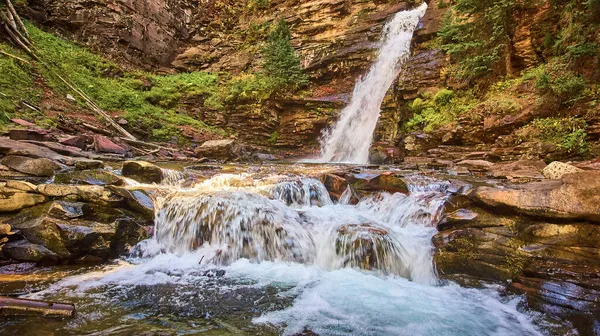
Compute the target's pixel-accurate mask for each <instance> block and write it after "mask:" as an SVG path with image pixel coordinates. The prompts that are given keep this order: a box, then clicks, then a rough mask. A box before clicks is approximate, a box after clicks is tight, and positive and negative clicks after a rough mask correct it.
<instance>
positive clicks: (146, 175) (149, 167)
mask: <svg viewBox="0 0 600 336" xmlns="http://www.w3.org/2000/svg"><path fill="white" fill-rule="evenodd" d="M121 172H122V174H123V176H125V177H129V178H131V179H134V180H136V181H138V182H142V183H160V182H161V181H162V179H163V171H162V169H161V168H160V167H159V166H157V165H155V164H152V163H149V162H145V161H127V162H125V163H124V164H123V168H122V169H121Z"/></svg>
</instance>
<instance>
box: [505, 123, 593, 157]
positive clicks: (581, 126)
mask: <svg viewBox="0 0 600 336" xmlns="http://www.w3.org/2000/svg"><path fill="white" fill-rule="evenodd" d="M586 127H587V124H586V122H585V120H583V119H581V118H543V119H536V120H534V121H532V122H531V123H530V124H528V125H526V126H524V127H523V128H522V129H521V130H519V131H517V132H518V133H520V134H522V137H523V139H524V140H528V141H541V142H547V143H552V144H556V145H558V146H559V147H560V148H563V149H564V150H566V151H567V152H568V153H571V154H586V153H587V152H588V150H589V144H588V143H587V141H586V138H587V133H586V131H585V129H586Z"/></svg>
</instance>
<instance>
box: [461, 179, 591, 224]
mask: <svg viewBox="0 0 600 336" xmlns="http://www.w3.org/2000/svg"><path fill="white" fill-rule="evenodd" d="M470 196H471V197H473V198H474V200H475V201H477V202H479V203H481V204H484V205H485V206H488V207H491V208H493V210H494V211H499V212H501V211H503V210H505V209H508V210H512V211H515V212H518V213H521V214H524V215H530V216H537V217H544V218H554V219H583V220H591V221H596V222H600V171H584V172H579V173H572V174H567V175H564V176H563V177H562V178H561V179H560V180H552V181H545V182H538V183H528V184H524V185H521V186H519V187H518V188H511V189H508V188H507V189H499V188H490V187H479V188H477V189H475V190H474V192H473V193H471V194H470Z"/></svg>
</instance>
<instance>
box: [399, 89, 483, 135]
mask: <svg viewBox="0 0 600 336" xmlns="http://www.w3.org/2000/svg"><path fill="white" fill-rule="evenodd" d="M475 103H476V100H475V99H474V97H473V96H472V95H471V93H470V92H463V93H462V94H461V95H457V94H455V92H454V91H451V90H447V89H442V90H440V91H438V92H437V93H436V94H434V95H426V96H425V97H424V98H417V99H415V100H414V101H413V102H412V104H410V105H409V106H408V108H409V110H410V111H411V112H412V113H413V117H412V118H411V119H410V120H409V121H408V122H407V123H406V124H405V127H406V129H407V130H408V131H417V130H423V131H425V132H432V131H434V130H435V129H437V128H439V127H440V126H444V125H447V124H449V123H451V122H453V121H455V120H456V118H457V117H459V116H465V115H467V114H468V112H469V111H470V110H472V109H473V108H474V107H475V105H476V104H475Z"/></svg>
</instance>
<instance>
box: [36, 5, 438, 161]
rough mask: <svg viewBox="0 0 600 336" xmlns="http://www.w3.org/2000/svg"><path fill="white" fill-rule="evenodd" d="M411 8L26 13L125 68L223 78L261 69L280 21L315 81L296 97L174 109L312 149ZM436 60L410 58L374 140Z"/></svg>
mask: <svg viewBox="0 0 600 336" xmlns="http://www.w3.org/2000/svg"><path fill="white" fill-rule="evenodd" d="M434 2H435V1H434ZM414 5H415V3H412V2H411V1H375V2H365V1H358V0H354V1H349V0H326V1H324V0H311V1H271V2H270V7H269V8H265V9H250V8H249V7H248V6H247V5H246V4H245V3H241V2H236V1H225V2H219V3H212V2H210V3H205V2H203V1H197V0H195V1H193V0H152V1H148V2H143V3H141V2H135V1H105V0H97V1H68V2H65V1H60V0H59V1H48V0H38V1H31V2H30V4H29V7H28V8H27V9H26V15H28V16H29V17H30V18H32V19H34V20H36V21H38V22H39V23H41V24H43V25H45V26H47V27H52V28H53V29H55V30H56V31H58V32H60V33H61V34H63V35H67V36H68V37H70V38H72V39H75V40H77V41H79V42H81V43H84V44H86V45H87V46H89V47H90V48H92V49H93V50H96V51H98V52H101V53H103V54H105V55H107V56H109V57H110V58H111V59H113V60H116V61H118V62H120V63H123V64H125V65H126V66H128V67H133V68H135V67H142V68H147V69H155V70H157V69H161V70H162V71H168V72H172V71H198V70H206V71H211V72H221V73H223V72H224V73H227V74H239V73H242V72H245V71H252V70H257V69H260V67H261V50H260V48H258V47H257V46H256V43H257V42H258V41H259V40H262V39H264V35H265V27H266V25H267V24H268V23H270V22H273V21H274V20H277V19H280V18H283V19H285V20H286V22H288V24H289V25H290V27H291V30H292V45H293V46H294V48H295V49H296V51H297V53H298V54H299V55H300V56H301V59H302V65H303V67H304V68H305V70H306V72H307V74H308V75H309V77H310V79H311V86H310V88H309V90H308V91H307V92H305V93H304V94H303V95H302V97H295V98H293V99H291V100H290V99H285V100H275V101H268V102H265V103H260V104H251V105H241V106H237V107H235V108H234V110H233V111H230V113H225V114H223V113H219V112H217V111H211V110H210V109H205V108H202V107H201V104H200V105H199V104H198V102H197V101H194V100H193V99H192V100H191V101H188V102H186V103H185V104H183V106H181V107H180V109H179V110H180V111H182V112H185V113H188V114H190V115H193V116H197V117H200V118H202V119H203V120H205V121H207V122H208V123H210V124H212V125H215V126H219V127H222V128H223V129H225V130H229V131H231V132H232V133H237V134H238V137H239V138H241V139H242V140H243V141H245V142H249V143H253V144H257V145H268V146H273V147H276V148H281V149H292V148H303V149H305V150H308V151H310V150H311V149H314V148H316V147H317V142H316V139H317V138H318V136H319V134H320V133H321V131H322V129H323V128H324V127H326V126H327V125H329V124H331V123H332V122H333V121H334V120H335V118H336V116H337V113H338V111H339V110H340V109H341V107H343V105H344V104H345V102H347V100H348V99H349V97H350V96H351V93H352V89H353V87H354V83H355V81H356V79H357V78H358V77H359V76H360V75H362V74H364V73H365V72H366V71H368V68H369V66H370V64H371V63H372V61H373V60H374V58H375V57H376V51H377V42H378V41H379V39H380V35H381V30H382V28H383V26H384V24H385V22H386V21H387V20H389V19H390V17H391V16H392V15H394V14H395V13H397V12H398V11H401V10H404V9H407V8H409V7H412V6H414ZM431 8H432V9H431V10H430V12H428V14H427V16H426V18H425V19H424V26H423V28H422V29H421V30H420V31H419V33H418V40H419V41H421V42H422V41H426V40H427V39H429V38H431V36H432V34H434V33H435V31H436V29H437V26H438V23H439V19H440V15H441V11H440V10H438V9H437V6H436V5H435V3H434V4H433V5H432V6H431ZM442 60H443V57H442V55H441V54H439V53H438V52H436V51H430V50H420V51H417V52H416V54H415V57H414V58H413V59H412V60H411V61H410V62H409V64H408V65H407V67H406V68H407V72H405V73H404V74H403V77H402V79H401V81H400V84H398V85H397V86H396V87H395V89H394V92H393V94H390V95H389V99H387V102H386V104H385V106H384V109H383V117H382V122H381V126H380V127H379V129H378V131H377V133H378V138H379V139H380V140H384V141H386V142H387V143H393V142H394V141H395V140H396V139H397V135H398V122H399V121H400V119H402V117H401V113H400V111H399V103H398V100H399V99H403V98H404V97H410V96H412V95H414V93H415V92H416V91H418V90H419V89H421V88H423V87H428V86H434V85H435V82H437V81H438V80H439V71H440V69H441V64H442ZM199 106H200V107H199ZM240 130H244V131H243V132H242V131H240Z"/></svg>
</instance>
